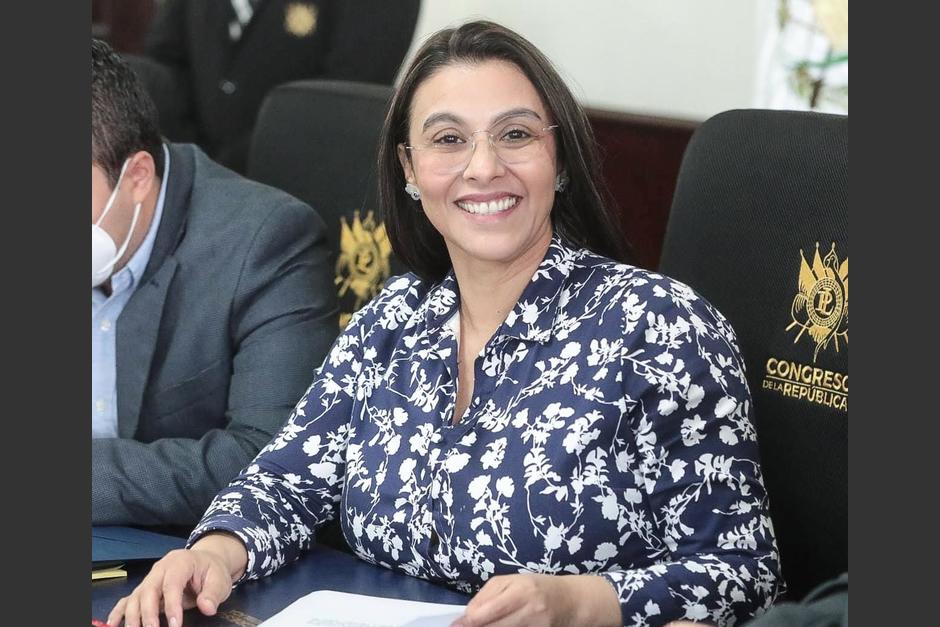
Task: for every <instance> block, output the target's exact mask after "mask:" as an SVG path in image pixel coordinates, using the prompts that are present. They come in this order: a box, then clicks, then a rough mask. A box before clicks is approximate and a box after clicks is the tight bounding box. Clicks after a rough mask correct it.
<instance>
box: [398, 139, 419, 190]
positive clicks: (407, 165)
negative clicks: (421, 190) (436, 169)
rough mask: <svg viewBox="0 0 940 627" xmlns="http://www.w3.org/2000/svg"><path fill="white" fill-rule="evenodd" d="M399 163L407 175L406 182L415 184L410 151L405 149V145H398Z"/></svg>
mask: <svg viewBox="0 0 940 627" xmlns="http://www.w3.org/2000/svg"><path fill="white" fill-rule="evenodd" d="M398 162H399V163H400V164H401V169H402V171H404V173H405V181H406V182H408V183H414V182H415V172H414V168H413V167H412V165H411V159H410V158H409V155H408V150H407V149H406V148H405V145H404V144H398Z"/></svg>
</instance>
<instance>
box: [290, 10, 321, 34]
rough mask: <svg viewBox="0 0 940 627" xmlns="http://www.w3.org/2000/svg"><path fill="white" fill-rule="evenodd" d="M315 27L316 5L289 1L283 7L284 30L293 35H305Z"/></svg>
mask: <svg viewBox="0 0 940 627" xmlns="http://www.w3.org/2000/svg"><path fill="white" fill-rule="evenodd" d="M316 29H317V6H316V5H315V4H306V3H303V2H291V3H290V4H288V5H287V6H286V7H285V8H284V30H286V31H287V32H288V33H290V34H291V35H293V36H295V37H306V36H308V35H310V34H311V33H312V32H313V31H315V30H316Z"/></svg>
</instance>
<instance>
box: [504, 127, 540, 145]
mask: <svg viewBox="0 0 940 627" xmlns="http://www.w3.org/2000/svg"><path fill="white" fill-rule="evenodd" d="M532 136H533V135H532V133H531V132H529V131H528V130H527V129H524V128H512V129H509V130H508V131H506V132H504V133H503V134H502V136H501V137H500V141H504V142H509V143H512V142H518V141H523V140H526V139H529V138H531V137H532Z"/></svg>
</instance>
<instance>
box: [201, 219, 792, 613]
mask: <svg viewBox="0 0 940 627" xmlns="http://www.w3.org/2000/svg"><path fill="white" fill-rule="evenodd" d="M459 300H460V295H459V290H458V285H457V282H456V280H455V278H454V276H453V273H451V274H450V275H448V276H447V277H446V278H445V279H444V280H443V281H442V282H440V283H438V284H435V285H428V284H427V283H426V282H423V281H421V280H419V279H417V278H416V277H415V276H414V275H410V274H409V275H405V276H401V277H395V278H392V279H390V280H389V281H388V282H387V284H386V287H385V289H384V290H383V291H382V292H381V293H380V294H379V295H378V296H377V297H376V298H375V299H374V300H373V301H372V302H371V303H369V304H368V305H367V306H365V307H364V308H363V309H361V310H359V311H358V312H357V313H356V314H355V315H354V317H353V319H352V320H351V321H350V323H349V325H348V327H347V328H346V330H345V331H344V332H343V333H342V334H341V335H340V336H339V338H337V340H336V342H335V344H334V345H333V348H332V350H331V351H330V353H329V355H328V356H327V358H326V360H325V361H324V363H323V365H322V366H321V367H320V369H319V370H318V372H317V374H316V379H315V381H314V382H313V384H312V385H311V386H310V388H309V389H308V391H307V393H306V394H305V396H304V397H303V398H302V399H301V400H300V402H299V403H298V404H297V407H296V408H295V409H294V411H293V413H292V414H291V417H290V420H289V422H288V424H287V425H286V426H285V427H284V429H283V430H282V431H281V432H280V433H279V434H278V435H277V436H276V437H275V438H274V439H273V440H272V441H271V442H270V443H269V444H268V445H267V446H266V447H265V448H264V449H263V450H262V451H261V452H260V453H259V455H258V457H257V458H256V459H255V460H254V461H253V462H252V463H251V465H249V466H248V468H246V469H245V470H244V471H243V472H242V474H241V475H239V476H238V477H237V478H236V479H235V480H234V481H233V482H232V483H231V485H230V486H229V487H228V488H226V489H225V490H223V491H222V492H220V493H219V495H218V496H217V497H216V498H215V500H214V501H213V503H212V505H211V506H210V507H209V509H208V510H207V512H206V514H205V516H204V518H203V520H202V521H201V522H200V524H199V526H198V527H197V528H196V529H195V530H194V532H193V535H192V537H191V539H190V542H193V541H195V540H196V539H198V537H199V536H201V535H202V534H204V533H206V532H208V531H210V530H226V531H229V532H232V533H234V534H236V535H237V536H238V537H240V538H241V539H242V540H243V541H244V543H245V545H246V546H247V549H248V556H249V557H248V570H247V572H246V574H245V578H257V577H261V576H263V575H267V574H270V573H272V572H274V571H275V570H277V569H278V568H279V567H281V566H283V565H284V564H286V563H288V562H290V561H292V560H294V559H296V558H297V557H298V556H299V554H300V553H301V552H302V551H303V549H305V548H308V547H309V546H310V545H311V544H312V543H313V542H314V535H315V529H316V528H317V527H318V526H319V525H322V524H323V523H325V522H326V521H329V520H331V519H333V518H334V517H336V516H339V517H340V520H341V524H342V529H343V533H344V535H345V538H346V541H347V542H348V543H349V546H350V547H351V548H352V550H353V551H354V552H355V553H356V554H357V555H358V556H359V557H360V558H362V559H363V560H366V561H368V562H371V563H374V564H380V565H382V566H385V567H387V568H391V569H394V570H397V571H400V572H403V573H407V574H409V575H413V576H416V577H422V578H425V579H428V580H431V581H435V582H440V583H443V584H447V585H450V586H453V587H456V588H457V589H459V590H463V591H466V592H473V591H475V590H477V589H478V588H479V587H481V586H482V585H483V584H484V583H485V582H486V580H487V579H488V578H490V577H492V576H494V575H498V574H509V573H548V574H559V575H563V574H588V573H596V574H598V575H600V576H603V577H605V578H606V579H607V580H608V581H609V582H610V584H611V585H612V586H613V587H614V589H615V590H616V592H617V594H618V595H619V597H620V603H621V610H622V614H623V623H624V625H643V624H662V623H665V622H668V621H669V620H673V619H678V618H687V619H694V620H702V621H711V622H715V623H719V624H732V623H734V622H736V621H740V620H742V619H744V618H746V617H749V616H752V615H754V614H755V613H759V612H760V611H761V610H762V609H763V608H766V607H768V606H769V605H770V604H771V603H772V602H773V600H774V599H775V597H776V596H777V594H778V592H780V591H781V589H782V581H781V579H780V567H779V560H778V556H777V550H776V543H775V540H774V534H773V527H772V526H771V522H770V518H769V516H768V504H767V495H766V493H765V490H764V485H763V480H762V477H761V472H760V466H759V462H758V450H757V441H756V436H755V432H754V427H753V425H752V423H751V417H750V414H751V403H750V393H749V391H748V388H747V383H746V380H745V376H744V371H743V364H742V360H741V357H740V355H739V351H738V348H737V345H736V341H735V337H734V333H733V331H732V329H731V327H730V326H729V324H728V322H727V321H726V320H725V319H724V318H723V317H722V316H721V314H720V313H718V312H717V311H716V310H715V309H713V308H712V307H711V306H710V305H709V304H708V303H707V302H705V301H704V300H703V299H702V298H701V297H700V296H698V295H697V294H696V293H695V292H694V291H692V290H691V289H690V288H689V287H687V286H685V285H683V284H681V283H678V282H676V281H673V280H671V279H669V278H667V277H664V276H662V275H659V274H655V273H652V272H649V271H646V270H642V269H639V268H635V267H632V266H628V265H623V264H618V263H614V262H612V261H611V260H609V259H606V258H604V257H600V256H598V255H595V254H593V253H591V252H589V251H586V250H573V249H572V248H571V247H569V246H568V245H566V243H565V242H563V241H562V240H561V239H559V238H558V237H557V236H556V237H555V238H553V240H552V242H551V245H550V247H549V249H548V251H547V253H546V256H545V259H544V260H543V261H542V263H541V264H540V265H539V267H538V269H537V270H536V272H535V275H534V276H533V277H532V280H531V282H530V283H529V284H528V285H527V286H526V288H525V290H524V292H523V294H522V296H521V297H520V299H519V302H518V303H517V304H516V306H515V308H514V309H513V311H512V312H511V313H510V314H509V316H508V317H507V318H506V320H505V322H504V323H503V324H502V326H501V327H500V328H499V329H498V330H497V331H496V333H495V334H494V335H493V337H492V339H491V340H490V341H489V342H488V343H487V345H486V346H485V347H484V349H483V351H482V352H481V354H480V356H479V357H478V358H477V359H476V362H475V366H474V367H475V377H474V378H475V389H474V391H473V394H474V397H473V399H472V401H471V403H470V406H469V407H468V408H467V411H466V413H465V414H464V415H463V416H462V417H461V419H460V421H459V422H458V423H457V424H456V425H454V424H452V416H453V411H454V402H455V397H456V390H455V378H456V373H457V337H456V335H455V331H454V328H455V325H454V324H453V320H454V316H455V315H456V313H457V312H458V309H459V306H458V305H459Z"/></svg>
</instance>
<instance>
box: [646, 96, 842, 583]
mask: <svg viewBox="0 0 940 627" xmlns="http://www.w3.org/2000/svg"><path fill="white" fill-rule="evenodd" d="M848 258H849V212H848V117H847V116H838V115H825V114H818V113H810V112H795V111H763V110H738V111H728V112H726V113H722V114H719V115H717V116H715V117H713V118H711V119H709V120H707V121H706V122H705V123H704V124H702V126H701V127H700V128H699V129H698V130H697V131H696V133H695V135H694V136H693V137H692V140H691V142H690V143H689V146H688V149H687V150H686V153H685V157H684V159H683V162H682V167H681V169H680V171H679V178H678V183H677V186H676V193H675V196H674V199H673V205H672V210H671V213H670V217H669V222H668V225H667V228H666V238H665V242H664V246H663V254H662V259H661V262H660V270H661V271H662V272H663V273H664V274H667V275H669V276H672V277H674V278H677V279H679V280H681V281H683V282H685V283H688V284H689V285H690V286H692V287H693V288H695V289H696V290H697V291H698V292H700V293H701V294H702V295H703V296H705V297H706V298H707V299H708V300H709V301H711V302H712V304H714V305H715V306H716V307H717V308H718V309H719V310H720V311H721V312H722V313H723V314H724V315H725V317H727V318H728V320H729V321H730V322H731V324H732V326H733V327H734V329H735V331H736V332H737V336H738V340H739V341H740V344H741V349H742V352H743V355H744V360H745V363H746V367H747V376H748V382H749V384H750V387H751V393H752V395H753V398H754V407H753V416H754V419H755V424H756V429H757V437H758V442H759V445H760V451H761V460H762V467H763V473H764V479H765V484H766V487H767V491H768V495H769V497H770V511H771V517H772V519H773V524H774V528H775V531H776V534H777V540H778V543H779V548H780V554H781V567H782V571H783V577H784V579H785V580H786V581H787V584H788V586H789V594H790V597H791V598H801V597H802V596H803V595H804V594H805V593H806V592H807V591H809V589H810V588H811V587H812V586H813V585H815V584H817V583H819V582H822V581H824V580H826V579H830V578H832V577H834V576H836V575H838V574H839V573H841V572H843V571H846V570H848V365H849V352H848V320H849V279H848V265H849V264H848Z"/></svg>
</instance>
